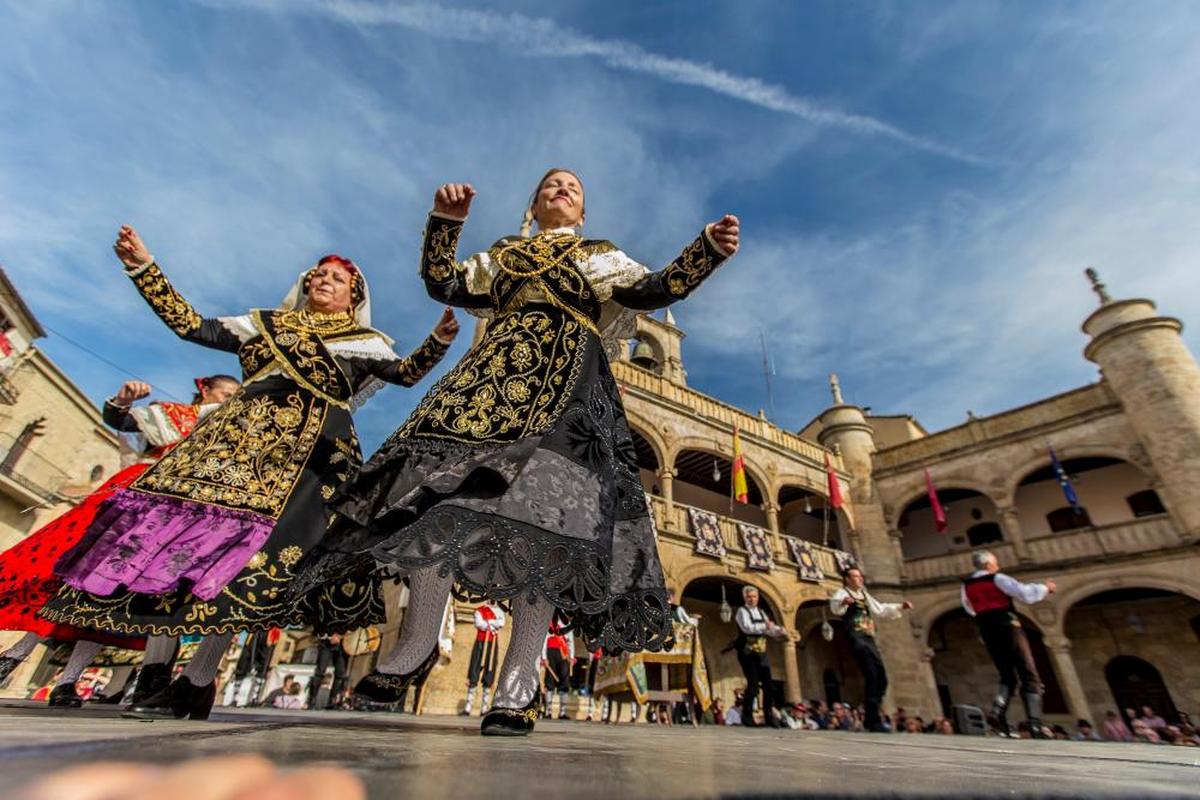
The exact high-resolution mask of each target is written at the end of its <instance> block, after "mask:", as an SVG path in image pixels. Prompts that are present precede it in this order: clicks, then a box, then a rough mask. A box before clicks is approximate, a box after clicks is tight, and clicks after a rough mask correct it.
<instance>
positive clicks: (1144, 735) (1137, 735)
mask: <svg viewBox="0 0 1200 800" xmlns="http://www.w3.org/2000/svg"><path fill="white" fill-rule="evenodd" d="M1133 739H1134V741H1137V742H1144V743H1145V744H1162V738H1161V737H1160V736H1159V735H1158V732H1157V731H1155V730H1154V729H1153V728H1151V727H1150V726H1149V725H1147V724H1146V721H1145V720H1143V719H1135V720H1134V721H1133Z"/></svg>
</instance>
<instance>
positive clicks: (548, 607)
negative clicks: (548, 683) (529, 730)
mask: <svg viewBox="0 0 1200 800" xmlns="http://www.w3.org/2000/svg"><path fill="white" fill-rule="evenodd" d="M512 616H513V629H512V637H511V638H510V639H509V642H508V652H507V653H505V654H504V666H503V667H502V668H501V670H500V681H499V683H498V684H497V686H496V697H495V699H494V700H493V702H492V707H493V708H524V707H525V706H526V705H527V704H528V703H529V701H530V700H532V699H533V695H534V694H535V693H536V692H537V690H538V661H539V660H541V657H542V648H543V646H544V645H545V644H546V629H547V628H549V627H550V618H551V617H553V616H554V606H553V605H552V604H551V603H550V602H549V601H547V600H546V599H545V598H544V597H543V598H537V599H536V600H535V601H534V602H533V603H530V602H529V599H528V598H527V597H525V596H520V597H516V598H514V599H513V610H512Z"/></svg>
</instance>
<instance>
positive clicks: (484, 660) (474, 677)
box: [467, 639, 499, 689]
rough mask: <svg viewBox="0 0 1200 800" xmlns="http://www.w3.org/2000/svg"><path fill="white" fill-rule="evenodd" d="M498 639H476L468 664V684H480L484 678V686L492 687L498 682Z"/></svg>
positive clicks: (486, 687)
mask: <svg viewBox="0 0 1200 800" xmlns="http://www.w3.org/2000/svg"><path fill="white" fill-rule="evenodd" d="M497 644H499V642H498V641H497V640H496V639H491V640H488V641H480V640H478V639H476V640H475V644H473V645H472V646H471V661H470V663H468V665H467V686H470V687H474V686H478V685H479V681H480V679H482V680H483V688H484V689H491V688H492V684H494V683H495V682H496V659H497V657H498V650H499V648H498V647H497V646H496V645H497Z"/></svg>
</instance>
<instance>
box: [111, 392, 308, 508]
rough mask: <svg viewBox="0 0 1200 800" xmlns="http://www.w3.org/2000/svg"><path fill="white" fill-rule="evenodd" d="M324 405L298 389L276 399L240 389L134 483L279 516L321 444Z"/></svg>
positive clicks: (155, 491) (139, 487) (155, 490)
mask: <svg viewBox="0 0 1200 800" xmlns="http://www.w3.org/2000/svg"><path fill="white" fill-rule="evenodd" d="M326 409H327V406H326V405H325V404H324V403H321V402H319V401H318V400H316V399H314V398H309V399H308V400H306V399H305V398H304V394H303V393H302V392H299V391H296V392H292V393H290V394H288V395H287V396H286V397H283V398H279V400H278V401H277V400H276V399H275V398H273V397H270V396H267V395H259V396H258V397H254V398H251V399H249V400H247V399H246V398H245V397H244V396H243V395H241V394H238V395H235V396H234V397H232V398H231V399H230V400H228V401H227V402H226V403H225V404H224V405H222V406H221V407H220V408H218V409H217V410H216V411H214V412H213V413H212V414H211V415H209V417H208V418H207V419H205V420H204V422H203V423H202V424H201V425H199V426H197V428H196V430H195V432H193V434H192V435H191V436H189V437H188V438H187V439H184V440H183V441H182V442H181V443H180V444H179V446H178V447H176V448H175V450H173V451H172V452H171V453H170V454H169V455H167V456H166V457H165V458H164V459H163V460H162V461H160V462H158V463H157V464H155V465H154V466H153V467H151V468H150V469H149V470H148V471H147V472H146V473H145V474H144V475H142V476H141V477H140V478H139V479H138V480H137V481H135V482H134V484H133V488H135V489H137V490H139V491H143V492H149V493H151V494H162V495H169V496H172V497H179V498H183V499H186V500H198V501H200V502H204V503H209V504H212V505H220V506H223V507H225V508H232V509H238V510H244V511H254V512H256V513H260V514H266V515H269V516H271V517H274V518H278V517H279V515H280V514H281V513H282V512H283V507H284V505H285V504H286V503H287V500H288V498H289V497H291V492H292V489H293V487H294V485H295V482H296V479H297V478H298V477H299V475H300V471H301V470H302V469H303V468H304V465H305V464H306V463H307V461H308V458H309V455H310V454H311V453H312V449H313V447H314V446H315V445H316V442H317V437H318V436H319V434H320V431H321V425H322V423H323V422H324V419H325V413H326Z"/></svg>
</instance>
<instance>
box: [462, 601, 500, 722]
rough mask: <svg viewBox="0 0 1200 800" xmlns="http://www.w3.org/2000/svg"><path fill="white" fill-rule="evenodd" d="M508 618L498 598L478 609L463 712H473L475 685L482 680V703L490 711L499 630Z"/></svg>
mask: <svg viewBox="0 0 1200 800" xmlns="http://www.w3.org/2000/svg"><path fill="white" fill-rule="evenodd" d="M507 621H508V618H507V617H505V616H504V609H502V608H500V605H499V603H497V602H496V601H495V600H488V601H486V602H484V603H483V605H481V606H479V607H478V608H476V609H475V614H474V623H475V643H474V644H473V645H471V660H470V662H469V663H468V665H467V704H466V705H465V706H464V707H463V710H462V712H461V714H462V716H464V717H469V716H471V704H472V702H473V701H474V700H475V689H476V688H477V687H478V686H479V684H480V681H482V682H483V697H482V698H481V699H480V702H479V707H480V708H481V709H483V711H484V713H487V708H488V703H489V702H491V693H492V687H493V686H495V685H496V663H497V661H498V660H499V657H500V652H499V651H500V630H501V629H502V628H503V627H504V623H505V622H507Z"/></svg>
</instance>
